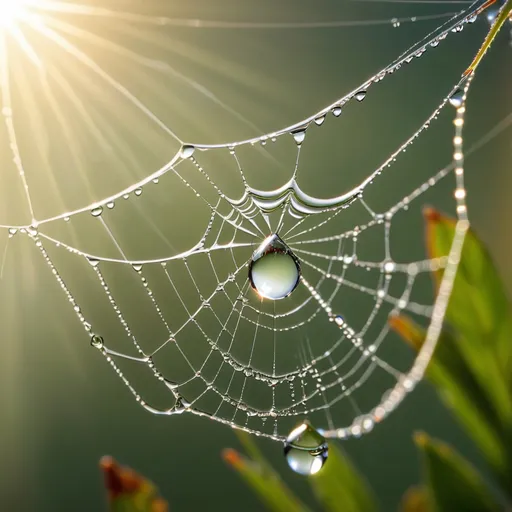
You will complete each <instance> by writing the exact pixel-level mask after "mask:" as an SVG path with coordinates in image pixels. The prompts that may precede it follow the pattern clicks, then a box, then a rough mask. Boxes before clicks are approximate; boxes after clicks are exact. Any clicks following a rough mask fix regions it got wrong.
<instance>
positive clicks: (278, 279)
mask: <svg viewBox="0 0 512 512" xmlns="http://www.w3.org/2000/svg"><path fill="white" fill-rule="evenodd" d="M299 280H300V262H299V260H298V258H297V257H296V256H295V254H293V252H292V251H291V249H290V248H289V247H288V246H287V245H286V244H285V243H284V242H283V240H281V238H280V237H279V235H277V234H273V235H271V236H269V237H268V238H266V239H265V240H264V241H263V243H262V244H261V245H260V246H259V247H258V249H257V250H256V251H255V252H254V254H253V255H252V258H251V260H250V262H249V281H250V283H251V286H252V287H253V289H254V290H255V291H256V292H257V293H258V294H259V295H260V296H261V297H265V298H267V299H272V300H278V299H284V298H285V297H288V295H290V294H291V293H292V292H293V290H295V288H296V287H297V285H298V284H299Z"/></svg>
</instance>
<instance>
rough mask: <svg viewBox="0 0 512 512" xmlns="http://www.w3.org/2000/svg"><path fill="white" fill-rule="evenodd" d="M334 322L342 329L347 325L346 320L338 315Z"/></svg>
mask: <svg viewBox="0 0 512 512" xmlns="http://www.w3.org/2000/svg"><path fill="white" fill-rule="evenodd" d="M334 322H335V324H336V325H337V326H339V327H341V326H342V325H343V324H344V323H345V320H344V319H343V317H342V316H341V315H336V316H335V317H334Z"/></svg>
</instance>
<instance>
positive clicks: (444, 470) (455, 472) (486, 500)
mask: <svg viewBox="0 0 512 512" xmlns="http://www.w3.org/2000/svg"><path fill="white" fill-rule="evenodd" d="M415 441H416V444H417V445H418V446H419V448H420V450H421V454H422V459H423V471H424V473H425V481H426V483H427V485H428V493H429V498H430V500H431V503H432V506H433V509H434V510H436V511H438V512H454V511H459V510H461V511H462V510H463V511H464V512H497V511H498V510H502V506H500V505H499V504H498V503H497V502H496V500H495V499H494V497H493V496H492V494H491V493H490V492H489V489H488V488H487V486H486V485H485V483H484V482H483V480H482V478H481V477H480V475H479V474H478V473H477V472H476V471H475V469H474V468H473V466H472V465H471V464H470V463H469V462H467V461H466V460H465V459H463V458H462V457H461V456H460V455H458V454H457V453H456V452H455V451H454V450H453V449H452V448H450V447H449V446H448V445H446V444H445V443H442V442H440V441H436V440H432V439H430V438H429V437H428V436H427V435H426V434H417V435H416V436H415Z"/></svg>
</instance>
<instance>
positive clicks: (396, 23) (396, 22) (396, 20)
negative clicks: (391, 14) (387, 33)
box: [391, 18, 400, 28]
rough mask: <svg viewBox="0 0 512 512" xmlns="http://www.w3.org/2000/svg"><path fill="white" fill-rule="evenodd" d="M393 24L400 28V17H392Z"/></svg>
mask: <svg viewBox="0 0 512 512" xmlns="http://www.w3.org/2000/svg"><path fill="white" fill-rule="evenodd" d="M391 25H392V26H393V27H394V28H398V27H399V26H400V21H399V20H398V18H392V19H391Z"/></svg>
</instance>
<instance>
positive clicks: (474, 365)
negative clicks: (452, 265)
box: [390, 209, 512, 492]
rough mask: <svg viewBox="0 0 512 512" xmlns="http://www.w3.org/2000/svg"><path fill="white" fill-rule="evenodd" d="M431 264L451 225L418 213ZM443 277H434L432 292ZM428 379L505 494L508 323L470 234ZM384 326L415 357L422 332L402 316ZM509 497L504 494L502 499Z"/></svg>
mask: <svg viewBox="0 0 512 512" xmlns="http://www.w3.org/2000/svg"><path fill="white" fill-rule="evenodd" d="M425 218H426V234H427V252H428V256H429V257H430V258H439V257H442V256H446V255H447V254H448V253H449V250H450V246H451V243H452V240H453V236H454V232H455V221H454V220H452V219H449V218H447V217H445V216H443V215H441V214H440V213H438V212H437V211H435V210H432V209H427V210H426V211H425ZM441 278H442V270H439V271H436V272H434V280H435V282H436V285H437V286H439V283H440V280H441ZM446 320H447V323H448V325H447V326H445V329H444V330H443V332H442V334H441V336H440V340H439V343H438V345H437V349H436V352H435V354H434V357H433V360H432V362H431V364H430V366H429V369H428V370H427V376H428V377H429V378H430V379H431V380H432V381H433V382H434V383H435V384H436V386H437V387H438V390H439V392H440V395H441V397H442V398H443V400H444V401H445V403H446V404H447V405H448V406H449V407H450V408H451V409H452V410H453V411H454V413H455V414H456V415H457V416H458V418H459V420H460V421H461V423H462V424H463V426H464V427H465V428H466V430H467V432H468V433H469V435H470V436H471V437H472V438H473V440H474V441H475V442H476V443H477V445H478V446H479V448H480V449H481V450H482V453H483V455H484V456H485V458H486V459H487V461H488V462H489V463H490V465H491V466H492V469H493V471H494V473H495V474H496V476H497V477H498V478H499V480H500V482H501V484H502V485H503V486H504V488H505V489H511V488H512V407H511V405H510V404H511V403H512V367H511V358H512V343H511V340H512V316H511V314H510V303H509V301H508V298H507V296H506V293H505V290H504V288H503V285H502V283H501V281H500V278H499V275H498V273H497V271H496V269H495V267H494V265H493V262H492V260H491V258H490V256H489V254H488V252H487V250H486V249H485V247H484V246H483V244H482V243H481V242H480V240H479V239H478V238H477V237H476V236H475V234H474V233H473V232H472V231H471V230H469V232H468V233H467V235H466V240H465V243H464V248H463V251H462V255H461V260H460V263H459V268H458V273H457V276H456V278H455V282H454V286H453V290H452V294H451V297H450V302H449V304H448V308H447V311H446ZM390 323H391V326H392V327H393V328H394V329H395V330H396V331H397V332H399V333H400V334H401V335H402V337H404V338H405V339H406V340H407V341H408V342H409V343H410V344H411V345H412V346H413V347H414V348H415V349H416V350H419V349H420V348H421V346H422V344H423V340H424V337H425V332H424V330H423V329H421V328H420V327H418V326H417V325H415V324H414V323H413V322H412V321H411V320H410V319H408V318H407V317H405V316H399V317H394V318H391V320H390ZM509 492H510V491H509Z"/></svg>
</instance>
